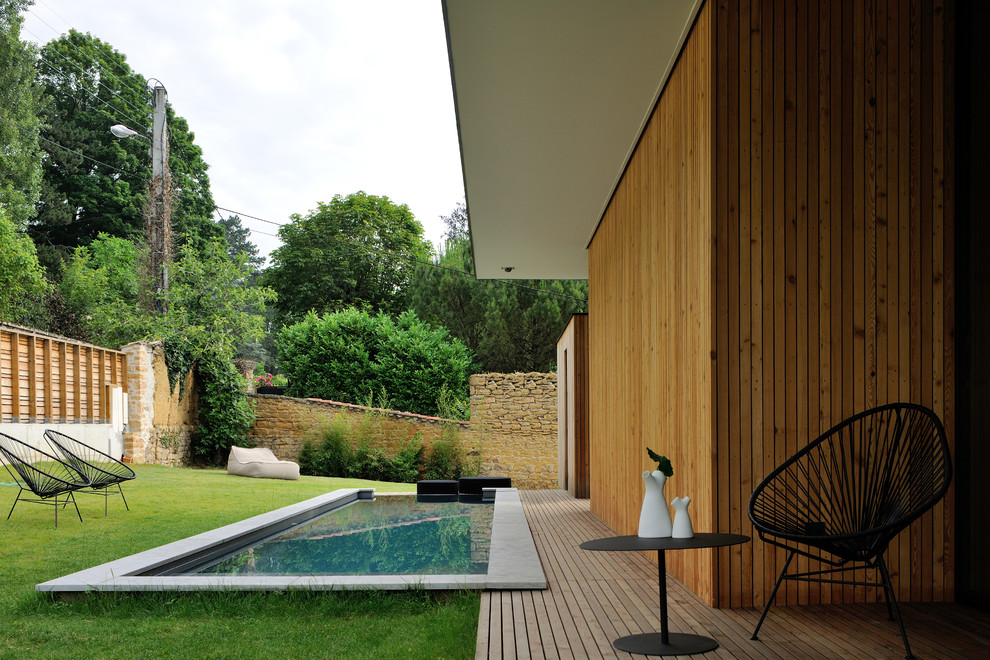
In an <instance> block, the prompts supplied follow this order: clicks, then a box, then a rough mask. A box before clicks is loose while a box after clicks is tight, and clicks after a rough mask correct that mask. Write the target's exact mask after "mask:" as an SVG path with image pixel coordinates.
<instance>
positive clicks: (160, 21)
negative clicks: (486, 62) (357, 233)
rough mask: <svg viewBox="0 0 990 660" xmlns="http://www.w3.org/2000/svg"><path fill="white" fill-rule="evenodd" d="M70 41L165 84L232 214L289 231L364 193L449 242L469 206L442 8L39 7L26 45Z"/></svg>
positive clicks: (325, 4) (353, 4)
mask: <svg viewBox="0 0 990 660" xmlns="http://www.w3.org/2000/svg"><path fill="white" fill-rule="evenodd" d="M70 27H72V28H75V29H76V30H78V31H80V32H84V33H85V32H89V33H90V34H92V35H93V36H95V37H98V38H99V39H101V40H103V41H105V42H107V43H109V44H110V45H111V46H113V47H114V48H115V49H116V50H118V51H119V52H121V53H123V54H124V55H125V56H126V57H127V61H128V64H129V65H130V67H131V69H132V70H134V71H135V72H137V73H139V74H141V75H143V76H145V77H146V78H157V79H159V80H161V81H162V84H164V85H165V87H166V88H167V90H168V97H169V101H170V102H171V103H172V105H173V106H174V108H175V111H176V114H178V115H179V116H181V117H184V118H185V119H186V120H187V121H188V122H189V127H190V129H191V130H192V131H193V133H194V134H195V136H196V140H195V141H196V143H197V144H198V145H199V146H200V147H201V148H202V149H203V157H204V159H205V160H206V162H207V163H208V164H209V165H210V169H209V175H210V185H211V189H212V191H213V197H214V200H215V201H216V203H217V205H218V206H221V207H226V208H229V209H234V210H236V211H240V212H242V213H244V214H250V215H254V216H258V217H261V218H265V219H267V220H271V221H274V222H279V223H284V222H286V221H287V220H288V217H289V215H290V214H292V213H299V214H302V215H305V214H306V213H308V212H309V211H310V210H312V209H314V208H315V207H316V204H317V202H329V201H330V199H331V198H332V197H333V196H334V195H336V194H341V195H348V194H350V193H352V192H355V191H358V190H364V191H366V192H368V193H370V194H375V195H387V196H388V197H389V199H391V200H392V201H393V202H396V203H402V204H408V205H409V208H410V209H411V210H412V212H413V214H414V215H415V216H416V219H417V220H419V221H420V222H421V223H422V224H423V227H424V230H425V235H426V238H428V239H429V240H431V241H433V242H435V243H436V242H438V241H439V240H440V236H441V234H442V232H443V224H442V222H441V221H440V216H441V215H448V214H449V213H450V212H451V211H452V210H453V209H454V207H455V205H456V204H457V203H458V202H460V201H463V199H464V186H463V179H462V176H461V165H460V154H459V150H458V144H457V127H456V122H455V118H454V104H453V96H452V93H451V88H450V72H449V65H448V60H447V45H446V40H445V37H444V29H443V14H442V9H441V6H440V1H439V0H396V1H387V0H349V1H341V0H170V1H168V2H164V1H162V0H157V1H155V2H152V1H151V0H35V4H34V6H33V7H32V8H31V9H30V11H29V12H28V13H27V14H26V16H25V24H24V27H23V29H22V34H21V37H22V39H25V40H32V41H40V42H42V43H45V42H48V41H50V40H51V39H53V38H56V37H57V36H59V35H60V34H62V33H65V32H67V31H68V30H69V28H70ZM107 128H108V129H109V127H107ZM107 139H108V140H109V139H114V138H112V136H111V135H110V133H109V130H108V132H107ZM242 224H243V225H244V226H246V227H248V228H249V229H251V230H252V232H253V233H252V240H253V241H254V243H255V244H256V245H258V247H259V249H260V250H261V252H262V253H264V254H266V255H267V254H268V253H269V252H270V251H271V250H273V249H274V248H275V247H277V246H278V239H277V238H273V237H270V236H265V235H263V234H260V233H257V231H261V232H266V233H270V234H275V233H276V230H277V229H276V227H273V226H272V225H268V224H264V223H262V222H258V221H255V220H250V219H248V218H243V216H242ZM254 230H257V231H254Z"/></svg>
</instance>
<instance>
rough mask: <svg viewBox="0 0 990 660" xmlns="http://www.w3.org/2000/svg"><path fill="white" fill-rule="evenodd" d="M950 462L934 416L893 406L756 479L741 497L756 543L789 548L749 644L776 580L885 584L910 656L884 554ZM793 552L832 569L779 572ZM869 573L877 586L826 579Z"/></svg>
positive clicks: (850, 422) (932, 499) (934, 498)
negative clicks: (873, 574) (757, 482)
mask: <svg viewBox="0 0 990 660" xmlns="http://www.w3.org/2000/svg"><path fill="white" fill-rule="evenodd" d="M951 479H952V460H951V457H950V455H949V445H948V442H947V441H946V438H945V429H944V427H943V426H942V422H941V421H940V420H939V418H938V416H937V415H935V413H934V412H932V411H931V410H928V409H927V408H924V407H922V406H918V405H914V404H908V403H894V404H888V405H885V406H880V407H878V408H874V409H872V410H867V411H865V412H862V413H860V414H858V415H855V416H854V417H851V418H849V419H847V420H845V421H843V422H841V423H840V424H838V425H837V426H835V427H833V428H832V429H830V430H829V431H827V432H826V433H824V434H823V435H821V436H819V437H818V438H817V439H816V440H814V441H813V442H812V443H811V444H809V445H808V446H807V447H805V448H804V449H802V450H801V451H799V452H798V453H797V454H795V455H794V456H793V457H791V458H790V459H788V460H787V461H786V462H785V463H784V464H783V465H781V466H780V467H778V468H777V469H776V470H774V471H773V472H771V473H770V475H769V476H768V477H767V478H766V479H764V480H763V481H762V482H761V483H760V485H759V486H757V487H756V490H755V491H753V496H752V498H750V500H749V518H750V520H752V521H753V526H754V527H755V528H756V530H757V532H758V533H759V535H760V538H761V539H763V540H764V541H765V542H767V543H770V544H773V545H776V546H778V547H781V548H784V549H786V550H787V551H788V554H787V560H786V561H785V562H784V568H783V570H781V572H780V576H779V577H778V578H777V583H776V584H775V585H774V588H773V593H771V594H770V597H769V598H768V599H767V603H766V607H764V609H763V615H762V616H761V617H760V621H759V623H757V624H756V630H754V631H753V637H752V639H756V638H757V637H756V636H757V634H758V633H759V632H760V627H761V626H762V625H763V620H764V619H765V618H766V616H767V611H768V610H769V609H770V605H771V604H772V603H773V599H774V596H775V595H776V594H777V589H779V588H780V585H781V583H782V582H783V580H803V581H806V582H833V583H839V584H853V585H862V586H875V587H883V590H884V596H885V598H886V602H887V614H888V615H889V617H890V620H891V621H894V620H895V617H896V621H897V623H898V625H899V626H900V631H901V638H902V639H903V640H904V650H905V651H906V652H907V656H906V657H908V658H913V657H914V656H913V655H912V654H911V646H910V645H909V644H908V639H907V634H906V633H905V632H904V622H903V621H902V620H901V614H900V611H899V610H898V608H897V599H896V597H895V596H894V590H893V587H892V586H891V583H890V575H889V574H888V572H887V565H886V563H885V562H884V559H883V555H884V552H885V551H886V550H887V546H888V544H889V543H890V542H891V540H893V538H894V537H895V536H897V534H898V533H899V532H900V531H901V530H903V529H904V528H906V527H907V526H908V525H910V524H911V523H912V522H913V521H915V520H917V519H918V518H920V517H921V516H922V515H923V514H924V513H925V512H926V511H927V510H928V509H930V508H931V507H933V506H934V505H935V504H936V503H937V502H938V501H939V500H940V499H941V498H942V496H943V495H945V493H946V491H947V490H948V489H949V481H950V480H951ZM795 554H800V555H804V556H806V557H810V558H812V559H815V560H818V561H820V562H822V563H824V564H827V565H829V566H831V567H832V568H828V569H825V570H819V571H809V572H805V573H791V574H787V568H788V567H789V566H790V564H791V560H792V559H794V555H795ZM857 568H875V569H877V570H878V571H879V573H880V575H879V578H880V581H879V582H856V581H849V580H843V579H830V578H829V577H828V576H831V575H833V574H836V573H839V574H840V575H838V576H837V577H840V578H841V577H842V576H841V573H842V572H843V571H851V570H855V569H857Z"/></svg>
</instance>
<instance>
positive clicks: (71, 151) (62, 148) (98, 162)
mask: <svg viewBox="0 0 990 660" xmlns="http://www.w3.org/2000/svg"><path fill="white" fill-rule="evenodd" d="M0 121H2V122H4V123H5V124H9V125H10V126H13V127H14V128H16V129H19V130H21V131H29V130H31V129H30V128H28V127H27V126H21V125H20V124H16V123H14V122H12V121H10V120H9V119H6V118H4V117H2V116H0ZM38 139H39V140H42V141H43V142H47V143H48V144H50V145H52V146H53V147H57V148H59V149H61V150H63V151H68V152H69V153H71V154H75V155H77V156H79V157H80V158H85V159H86V160H88V161H92V162H94V163H96V164H98V165H102V166H103V167H106V168H107V169H109V170H110V171H111V172H114V173H116V174H120V175H121V176H138V174H137V173H135V172H130V173H128V172H123V171H121V170H119V169H117V168H116V167H114V166H113V165H110V164H109V163H104V162H103V161H102V160H97V159H96V158H91V157H90V156H87V155H86V154H84V153H82V152H80V151H76V150H75V149H70V148H69V147H66V146H63V145H61V144H59V143H58V142H54V141H52V140H49V139H48V138H46V137H44V136H43V135H40V134H39V135H38Z"/></svg>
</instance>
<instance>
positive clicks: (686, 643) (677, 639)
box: [612, 632, 718, 655]
mask: <svg viewBox="0 0 990 660" xmlns="http://www.w3.org/2000/svg"><path fill="white" fill-rule="evenodd" d="M667 639H668V641H669V642H670V643H669V644H664V643H663V642H662V641H661V637H660V633H658V632H655V633H641V634H639V635H629V636H628V637H620V638H619V639H617V640H615V641H614V642H612V646H614V647H615V648H617V649H619V650H620V651H626V652H628V653H642V654H644V655H693V654H695V653H707V652H708V651H714V650H715V649H717V648H718V642H716V641H715V640H714V639H712V638H711V637H704V636H702V635H688V634H686V633H670V634H669V635H667Z"/></svg>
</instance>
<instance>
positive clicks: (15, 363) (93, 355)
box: [0, 325, 127, 424]
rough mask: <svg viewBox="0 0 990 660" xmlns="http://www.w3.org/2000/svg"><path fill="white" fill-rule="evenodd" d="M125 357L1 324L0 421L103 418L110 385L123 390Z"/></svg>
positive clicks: (113, 352) (20, 421)
mask: <svg viewBox="0 0 990 660" xmlns="http://www.w3.org/2000/svg"><path fill="white" fill-rule="evenodd" d="M126 373H127V369H126V356H125V355H124V354H123V353H120V352H118V351H112V350H109V349H105V348H100V347H98V346H93V345H91V344H84V343H81V342H75V341H72V340H66V339H62V338H59V337H56V336H53V335H44V334H36V333H34V332H33V331H31V330H29V329H28V328H21V327H19V326H7V325H4V326H3V327H0V423H11V422H16V423H24V424H28V423H39V424H41V423H46V422H49V421H51V422H60V421H62V422H89V423H99V422H101V421H102V422H106V421H107V418H108V416H109V408H108V406H109V401H108V400H107V393H108V391H109V390H108V387H109V386H110V385H113V386H117V387H121V388H123V390H124V392H126V391H127V383H126Z"/></svg>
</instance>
